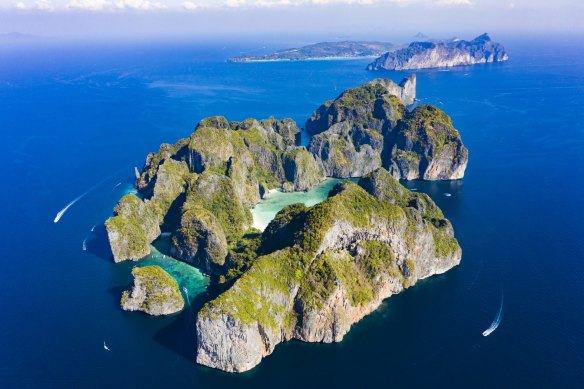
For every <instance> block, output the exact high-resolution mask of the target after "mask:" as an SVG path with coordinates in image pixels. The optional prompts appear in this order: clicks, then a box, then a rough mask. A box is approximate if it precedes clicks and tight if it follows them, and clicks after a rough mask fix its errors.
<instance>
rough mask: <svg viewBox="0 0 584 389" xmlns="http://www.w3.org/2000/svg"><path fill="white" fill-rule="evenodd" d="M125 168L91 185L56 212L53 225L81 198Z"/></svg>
mask: <svg viewBox="0 0 584 389" xmlns="http://www.w3.org/2000/svg"><path fill="white" fill-rule="evenodd" d="M124 169H126V168H123V169H120V170H118V171H117V172H115V173H114V174H112V175H111V176H108V177H106V178H104V179H103V180H101V181H100V182H98V183H97V184H95V185H93V186H92V187H91V188H89V189H88V190H87V191H85V192H83V193H82V194H81V195H79V196H78V197H76V198H74V199H73V201H71V202H70V203H69V204H67V205H66V206H65V208H63V209H61V210H60V211H59V212H57V216H55V219H54V220H53V223H58V222H59V220H61V218H62V217H63V215H64V214H65V212H67V210H68V209H69V208H71V207H72V206H73V205H74V204H75V203H76V202H78V201H79V200H81V199H82V198H83V197H85V196H87V195H88V194H89V193H91V192H93V191H94V190H96V189H97V188H98V187H99V186H100V185H101V184H103V183H104V182H106V181H107V180H109V179H111V178H112V177H113V176H115V175H116V174H119V173H120V172H121V171H122V170H124Z"/></svg>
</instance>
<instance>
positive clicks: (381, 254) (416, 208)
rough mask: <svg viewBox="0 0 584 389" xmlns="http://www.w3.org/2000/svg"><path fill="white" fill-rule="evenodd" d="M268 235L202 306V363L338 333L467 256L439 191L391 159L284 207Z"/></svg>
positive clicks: (241, 366) (247, 358) (254, 357)
mask: <svg viewBox="0 0 584 389" xmlns="http://www.w3.org/2000/svg"><path fill="white" fill-rule="evenodd" d="M262 239H263V242H264V243H263V244H262V246H261V247H260V249H259V250H258V251H259V253H260V254H261V255H260V256H259V257H258V258H257V259H256V260H255V262H254V263H253V264H252V265H251V267H250V268H249V270H247V271H246V272H245V273H244V274H243V275H242V276H241V278H239V279H238V280H237V281H236V282H235V284H234V285H233V286H232V287H231V288H230V289H229V290H227V291H226V292H224V293H223V294H221V295H220V296H219V297H217V298H216V299H215V300H213V301H211V302H209V303H207V304H206V305H205V306H204V307H203V309H202V310H201V311H200V312H199V314H198V317H197V338H198V350H197V362H198V363H201V364H204V365H207V366H210V367H214V368H217V369H221V370H225V371H231V372H240V371H246V370H249V369H251V368H252V367H254V366H255V365H257V364H258V363H259V362H260V361H261V359H262V358H263V357H265V356H266V355H269V354H270V353H271V352H272V351H273V350H274V347H275V346H276V345H277V344H278V343H280V342H283V341H286V340H289V339H292V338H296V339H300V340H304V341H311V342H312V341H318V342H320V341H323V342H333V341H340V340H341V339H342V338H343V336H344V335H345V334H346V332H347V331H348V330H349V329H350V327H351V325H352V324H353V323H355V322H356V321H358V320H359V319H361V318H362V317H363V316H365V315H366V314H368V313H369V312H371V311H372V310H374V309H376V308H377V307H378V306H379V304H380V302H381V301H382V300H383V299H384V298H386V297H389V296H390V295H392V294H395V293H398V292H400V291H401V290H403V289H404V288H407V287H409V286H411V285H413V284H414V283H416V282H417V281H418V280H420V279H423V278H426V277H429V276H431V275H433V274H440V273H443V272H445V271H447V270H448V269H450V268H452V267H453V266H456V265H457V264H458V263H459V261H460V257H461V250H460V247H459V246H458V243H457V242H456V239H454V237H453V230H452V226H451V224H450V222H449V221H448V220H446V219H445V218H444V216H443V215H442V212H441V211H440V210H439V209H438V208H437V207H436V205H435V204H434V203H433V202H432V200H430V198H429V197H428V196H426V195H422V194H416V193H411V192H409V191H407V190H406V189H405V188H403V187H402V186H401V185H400V184H399V183H398V182H397V181H396V180H395V179H394V178H392V177H391V175H390V174H389V173H388V172H387V171H385V170H384V169H378V170H376V171H374V172H372V173H370V174H369V175H367V176H366V177H365V178H363V179H362V180H361V181H360V182H359V185H356V184H353V183H343V184H339V185H337V186H336V187H335V188H334V189H333V190H332V191H331V193H330V195H329V198H328V199H327V200H325V201H324V202H322V203H320V204H317V205H315V206H313V207H310V208H306V207H304V206H296V205H295V206H290V207H287V208H284V209H283V210H282V211H281V212H280V213H279V214H278V216H277V217H276V218H275V220H274V221H273V222H272V224H271V225H270V226H268V228H267V229H266V231H265V232H264V234H263V237H262Z"/></svg>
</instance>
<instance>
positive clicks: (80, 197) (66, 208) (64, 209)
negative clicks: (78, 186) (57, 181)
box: [53, 191, 90, 223]
mask: <svg viewBox="0 0 584 389" xmlns="http://www.w3.org/2000/svg"><path fill="white" fill-rule="evenodd" d="M89 192H90V191H87V192H85V193H83V194H82V195H81V196H79V197H77V198H75V199H74V200H73V201H71V202H70V203H69V204H67V205H66V206H65V208H63V209H61V210H60V211H59V212H58V213H57V216H55V220H53V223H58V222H59V220H61V218H62V217H63V215H64V214H65V212H67V210H68V209H69V208H71V207H72V206H73V204H75V203H76V202H78V201H79V200H81V199H82V198H83V197H84V196H85V195H87V194H88V193H89Z"/></svg>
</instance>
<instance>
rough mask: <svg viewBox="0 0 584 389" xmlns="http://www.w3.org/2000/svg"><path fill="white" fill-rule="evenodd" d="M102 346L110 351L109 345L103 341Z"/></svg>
mask: <svg viewBox="0 0 584 389" xmlns="http://www.w3.org/2000/svg"><path fill="white" fill-rule="evenodd" d="M103 348H104V350H106V351H110V349H109V347H108V346H107V344H105V341H104V342H103Z"/></svg>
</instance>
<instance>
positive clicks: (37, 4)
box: [34, 0, 55, 11]
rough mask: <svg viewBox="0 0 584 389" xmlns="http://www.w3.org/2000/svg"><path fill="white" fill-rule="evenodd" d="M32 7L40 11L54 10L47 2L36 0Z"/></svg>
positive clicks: (51, 4)
mask: <svg viewBox="0 0 584 389" xmlns="http://www.w3.org/2000/svg"><path fill="white" fill-rule="evenodd" d="M34 7H35V8H36V9H40V10H41V11H53V10H54V9H55V6H54V5H53V3H51V2H50V1H49V0H38V1H36V2H35V3H34Z"/></svg>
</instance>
